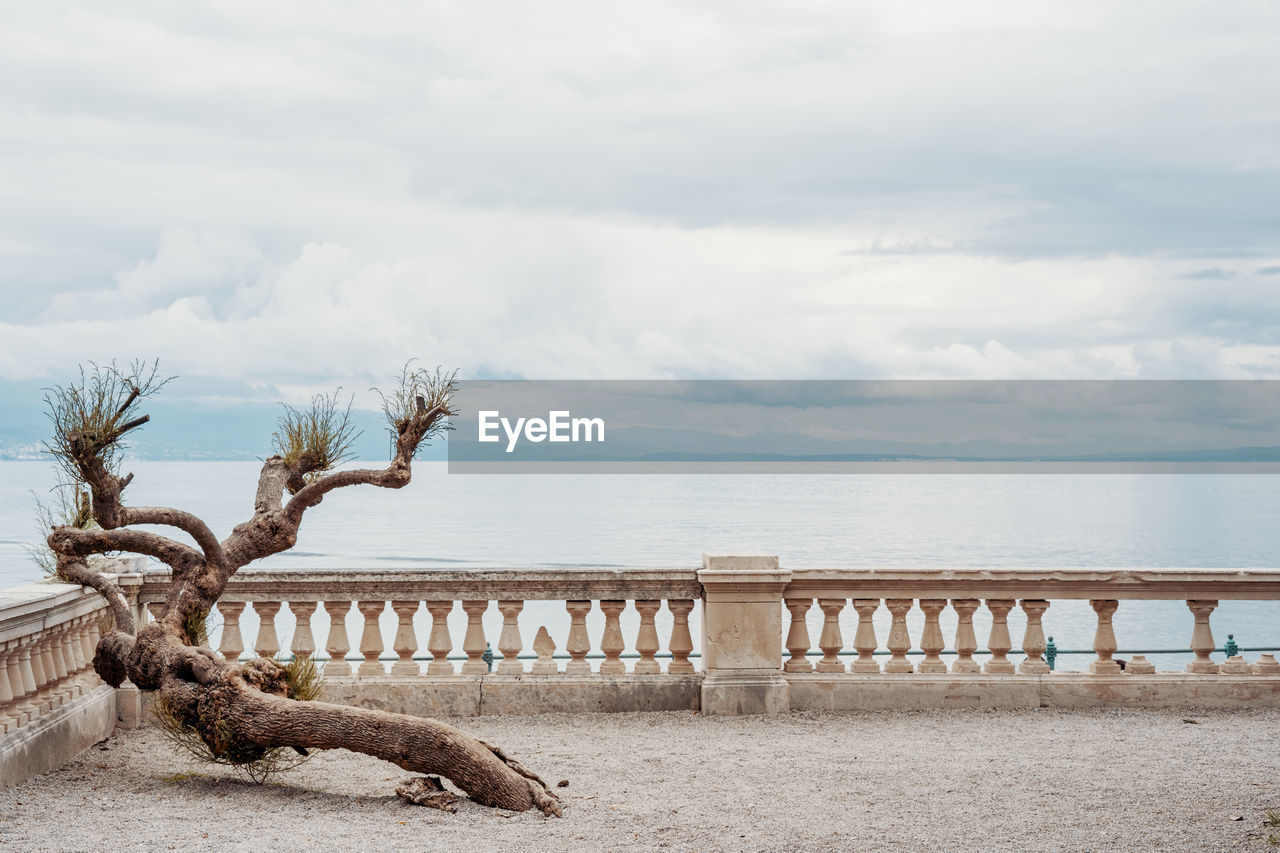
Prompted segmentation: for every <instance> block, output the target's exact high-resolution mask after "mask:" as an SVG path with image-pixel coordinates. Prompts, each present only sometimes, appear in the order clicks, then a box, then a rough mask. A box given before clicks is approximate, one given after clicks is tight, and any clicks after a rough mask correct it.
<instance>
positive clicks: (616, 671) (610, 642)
mask: <svg viewBox="0 0 1280 853" xmlns="http://www.w3.org/2000/svg"><path fill="white" fill-rule="evenodd" d="M626 606H627V603H626V602H625V601H601V602H600V609H601V610H602V611H604V633H603V634H601V635H600V651H602V652H604V660H603V661H601V662H600V674H601V675H626V673H627V665H626V664H625V663H623V662H622V652H623V650H624V649H625V648H626V644H625V642H624V641H623V639H622V625H621V623H620V622H619V621H618V617H619V616H621V615H622V611H623V610H625V609H626Z"/></svg>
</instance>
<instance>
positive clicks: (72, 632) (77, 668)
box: [66, 616, 91, 675]
mask: <svg viewBox="0 0 1280 853" xmlns="http://www.w3.org/2000/svg"><path fill="white" fill-rule="evenodd" d="M88 621H89V617H88V616H77V617H76V618H75V619H72V620H71V622H69V623H68V624H67V645H66V655H67V668H68V669H69V670H70V671H71V674H72V675H77V674H79V673H80V672H82V671H83V670H84V669H85V667H87V666H88V665H89V661H90V660H91V658H86V657H85V655H84V632H85V626H86V624H87V623H88Z"/></svg>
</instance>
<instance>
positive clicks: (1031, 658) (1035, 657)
mask: <svg viewBox="0 0 1280 853" xmlns="http://www.w3.org/2000/svg"><path fill="white" fill-rule="evenodd" d="M1021 607H1022V610H1023V612H1024V613H1026V614H1027V630H1026V632H1025V633H1024V634H1023V635H1022V651H1024V652H1026V655H1027V659H1026V660H1024V661H1023V662H1022V663H1020V664H1018V671H1019V672H1021V673H1022V674H1023V675H1043V674H1044V673H1046V672H1048V671H1049V664H1047V663H1045V660H1044V650H1045V642H1044V626H1043V625H1042V624H1041V622H1040V618H1041V617H1042V616H1043V615H1044V612H1045V611H1046V610H1048V609H1049V602H1047V601H1045V600H1044V599H1034V598H1024V599H1022V602H1021Z"/></svg>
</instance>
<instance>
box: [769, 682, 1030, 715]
mask: <svg viewBox="0 0 1280 853" xmlns="http://www.w3.org/2000/svg"><path fill="white" fill-rule="evenodd" d="M786 679H787V681H789V682H791V709H792V710H793V711H888V710H897V709H904V708H1036V707H1039V705H1040V689H1039V685H1040V682H1041V680H1042V679H1041V678H1040V677H1039V676H1035V675H1005V676H988V675H971V676H967V677H966V676H959V675H950V674H947V675H941V674H939V675H828V674H825V673H812V674H809V673H804V674H800V673H796V674H788V675H787V676H786Z"/></svg>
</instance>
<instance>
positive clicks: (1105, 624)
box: [1089, 599, 1123, 675]
mask: <svg viewBox="0 0 1280 853" xmlns="http://www.w3.org/2000/svg"><path fill="white" fill-rule="evenodd" d="M1089 606H1090V607H1092V608H1093V612H1094V613H1097V614H1098V630H1097V631H1095V632H1094V635H1093V650H1094V651H1095V652H1097V653H1098V658H1097V660H1094V661H1090V663H1089V671H1090V672H1092V673H1093V674H1095V675H1116V674H1118V673H1120V672H1123V670H1122V669H1120V664H1118V663H1116V662H1115V661H1113V660H1112V659H1111V656H1112V655H1114V654H1115V653H1116V632H1115V630H1114V629H1113V628H1112V627H1111V617H1112V615H1113V614H1114V613H1115V612H1116V608H1117V607H1119V606H1120V602H1119V601H1115V600H1114V599H1093V600H1091V601H1090V602H1089Z"/></svg>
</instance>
